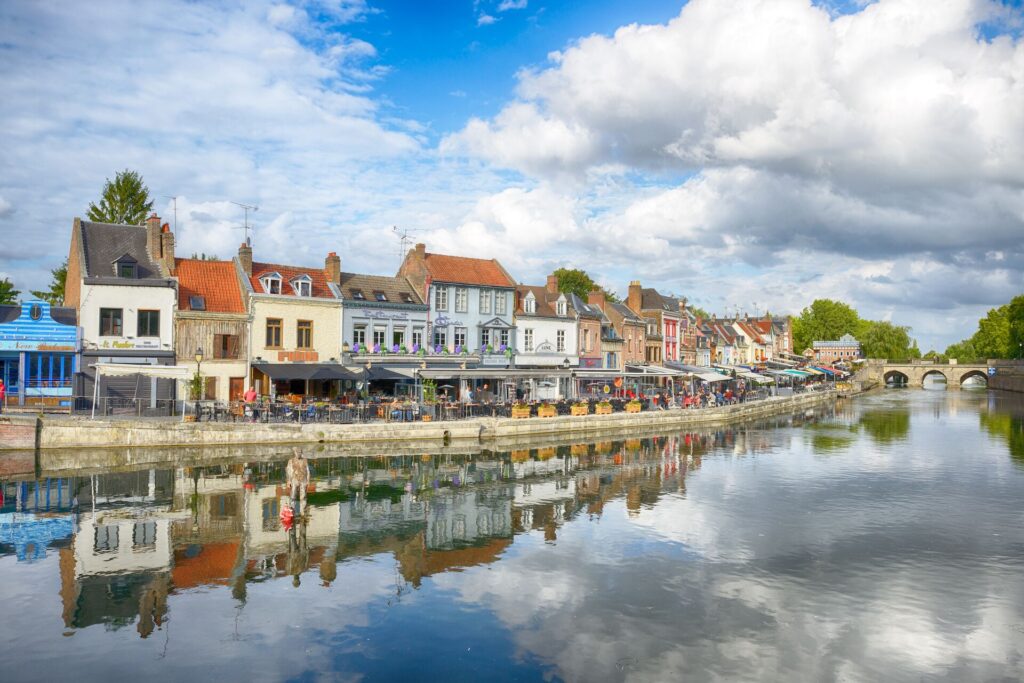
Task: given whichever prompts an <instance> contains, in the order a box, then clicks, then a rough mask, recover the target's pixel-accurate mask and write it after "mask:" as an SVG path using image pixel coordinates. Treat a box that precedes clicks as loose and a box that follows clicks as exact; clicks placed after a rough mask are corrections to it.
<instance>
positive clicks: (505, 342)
mask: <svg viewBox="0 0 1024 683" xmlns="http://www.w3.org/2000/svg"><path fill="white" fill-rule="evenodd" d="M499 338H500V339H501V346H504V347H508V330H502V331H501V332H500V334H499Z"/></svg>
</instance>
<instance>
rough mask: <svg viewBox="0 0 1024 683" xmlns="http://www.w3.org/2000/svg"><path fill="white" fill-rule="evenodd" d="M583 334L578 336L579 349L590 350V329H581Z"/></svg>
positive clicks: (582, 350)
mask: <svg viewBox="0 0 1024 683" xmlns="http://www.w3.org/2000/svg"><path fill="white" fill-rule="evenodd" d="M582 332H583V335H582V336H581V337H580V351H581V352H582V353H586V352H587V351H589V350H590V346H589V345H590V330H582Z"/></svg>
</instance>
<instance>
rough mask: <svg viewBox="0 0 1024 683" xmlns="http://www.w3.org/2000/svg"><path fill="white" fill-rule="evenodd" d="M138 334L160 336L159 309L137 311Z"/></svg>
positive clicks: (141, 335)
mask: <svg viewBox="0 0 1024 683" xmlns="http://www.w3.org/2000/svg"><path fill="white" fill-rule="evenodd" d="M139 336H140V337H159V336H160V311H139Z"/></svg>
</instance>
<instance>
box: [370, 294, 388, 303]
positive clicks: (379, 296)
mask: <svg viewBox="0 0 1024 683" xmlns="http://www.w3.org/2000/svg"><path fill="white" fill-rule="evenodd" d="M373 298H374V299H376V300H377V301H387V300H388V296H387V294H385V293H384V292H374V293H373Z"/></svg>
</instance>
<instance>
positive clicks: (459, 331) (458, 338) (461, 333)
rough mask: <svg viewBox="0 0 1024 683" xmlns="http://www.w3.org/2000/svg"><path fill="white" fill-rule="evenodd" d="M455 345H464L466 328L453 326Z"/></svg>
mask: <svg viewBox="0 0 1024 683" xmlns="http://www.w3.org/2000/svg"><path fill="white" fill-rule="evenodd" d="M455 345H456V346H459V347H464V346H465V345H466V328H465V327H456V328H455Z"/></svg>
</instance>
